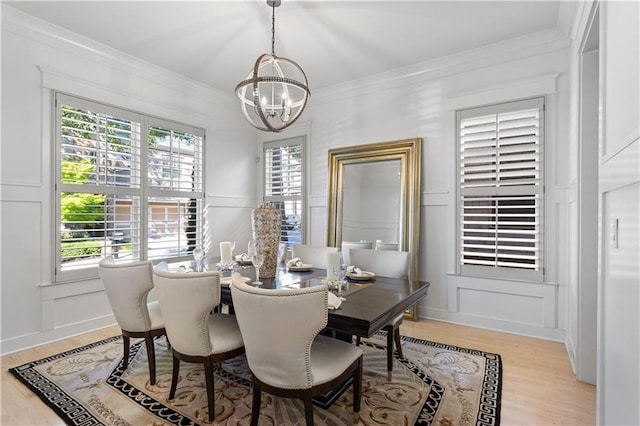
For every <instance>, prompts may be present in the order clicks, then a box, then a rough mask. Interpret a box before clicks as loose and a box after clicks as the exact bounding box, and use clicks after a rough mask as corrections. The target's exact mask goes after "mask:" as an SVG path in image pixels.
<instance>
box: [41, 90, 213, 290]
mask: <svg viewBox="0 0 640 426" xmlns="http://www.w3.org/2000/svg"><path fill="white" fill-rule="evenodd" d="M53 101H54V105H53V110H54V114H53V115H54V120H55V122H54V138H55V153H54V155H53V161H54V167H52V169H53V173H54V177H53V182H54V190H53V197H54V203H53V204H54V211H53V215H52V216H53V218H52V220H53V230H54V238H53V245H54V247H53V256H52V257H53V265H52V266H53V282H54V283H64V282H73V281H80V280H87V279H93V278H97V277H98V276H99V275H98V268H97V263H98V262H97V261H96V262H95V263H94V262H92V263H91V265H90V266H87V267H80V268H69V269H67V270H63V263H62V260H63V259H62V242H63V238H62V229H61V228H62V226H63V225H62V210H61V209H62V199H63V197H62V194H63V193H65V192H74V193H90V191H93V193H96V194H106V195H128V196H131V197H134V198H135V199H136V200H137V204H138V205H139V207H137V210H139V213H138V221H137V224H138V226H139V230H132V234H133V235H132V239H134V238H135V239H137V240H136V242H135V244H134V245H139V249H138V250H137V251H136V250H133V249H132V252H131V253H132V255H131V257H130V258H129V259H128V261H139V260H147V259H149V247H148V242H149V236H150V232H149V228H148V220H149V218H148V214H149V212H150V209H149V205H150V203H149V201H150V197H153V196H156V197H164V198H166V199H167V200H169V201H170V202H171V201H172V200H175V201H176V203H177V205H179V206H182V205H184V204H183V203H182V202H181V201H180V200H179V199H183V198H188V199H195V200H196V209H197V211H198V212H199V213H198V216H199V217H198V219H197V224H196V241H197V243H196V246H199V245H201V244H203V241H204V233H203V230H204V228H205V224H204V222H205V220H206V210H205V197H206V191H205V182H206V178H205V167H204V159H205V147H206V133H205V130H204V129H203V128H198V127H196V126H192V125H187V124H183V123H179V122H176V121H173V120H169V119H163V118H159V117H155V116H152V115H148V114H144V113H141V112H136V111H132V110H129V109H127V108H122V107H117V106H113V105H108V104H105V103H103V102H99V101H94V100H91V99H86V98H82V97H79V96H76V95H70V94H66V93H63V92H58V91H54V92H53ZM62 105H66V106H70V107H73V108H79V109H81V110H85V111H90V112H93V113H97V114H104V115H108V116H111V117H115V118H119V119H126V120H129V121H131V122H135V124H136V126H137V127H138V129H137V130H138V132H139V136H138V139H137V140H135V141H134V140H133V139H132V150H136V151H137V152H136V153H135V154H134V155H135V156H137V161H139V163H140V164H139V166H138V167H137V168H136V169H135V173H137V174H138V176H137V178H136V180H137V184H135V185H133V186H131V185H129V186H117V185H113V186H109V185H101V184H99V183H98V184H90V185H85V184H80V185H78V186H74V185H71V184H65V183H63V182H62V175H61V173H62V163H63V158H62V157H63V156H62V117H63V112H62ZM152 127H156V128H161V129H164V130H168V131H170V132H177V133H185V134H189V135H193V136H195V137H196V139H197V140H198V142H199V144H200V147H198V148H197V153H196V154H194V159H195V161H196V165H195V166H194V169H195V168H198V169H199V173H200V176H201V181H200V183H199V189H200V190H199V191H174V190H164V189H155V190H154V189H150V188H149V175H148V161H149V160H150V157H149V131H150V129H151V128H152ZM134 142H135V145H136V146H134V145H133V143H134ZM133 170H134V169H132V171H133ZM132 223H134V222H132ZM180 223H181V222H180V220H178V224H180ZM105 226H107V225H105ZM103 229H105V228H103ZM107 229H108V228H107ZM103 232H104V231H103ZM106 238H107V237H105V239H106ZM180 241H181V240H180ZM105 247H106V246H105V244H104V243H102V245H101V248H102V255H101V257H102V256H104V254H105V250H106V248H105ZM187 250H188V246H187ZM189 256H190V255H189V254H188V253H186V254H180V255H178V256H169V257H163V258H159V257H153V260H154V261H155V260H158V261H161V260H172V261H179V260H186V259H188V258H189ZM123 261H124V260H123Z"/></svg>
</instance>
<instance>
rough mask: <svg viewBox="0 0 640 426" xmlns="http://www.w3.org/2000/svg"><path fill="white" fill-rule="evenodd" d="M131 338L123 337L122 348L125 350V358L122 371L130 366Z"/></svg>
mask: <svg viewBox="0 0 640 426" xmlns="http://www.w3.org/2000/svg"><path fill="white" fill-rule="evenodd" d="M129 340H130V339H129V336H125V335H124V334H123V335H122V347H123V348H124V358H123V360H122V361H123V362H122V371H124V370H126V369H127V366H128V365H129Z"/></svg>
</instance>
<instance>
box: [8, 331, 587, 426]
mask: <svg viewBox="0 0 640 426" xmlns="http://www.w3.org/2000/svg"><path fill="white" fill-rule="evenodd" d="M400 332H401V333H402V334H403V335H405V336H411V337H416V338H420V339H427V340H432V341H436V342H441V343H448V344H451V345H456V346H461V347H466V348H473V349H479V350H483V351H486V352H494V353H498V354H500V355H501V356H502V363H503V370H504V380H503V390H502V412H501V414H502V424H503V425H592V424H595V400H596V388H595V386H593V385H588V384H585V383H581V382H579V381H577V380H576V379H575V377H574V375H573V373H572V372H571V366H570V364H569V358H568V356H567V353H566V350H565V347H564V345H563V344H562V343H557V342H550V341H547V340H540V339H533V338H529V337H523V336H517V335H512V334H506V333H499V332H495V331H489V330H482V329H478V328H472V327H465V326H461V325H455V324H449V323H445V322H439V321H429V320H421V321H419V322H411V321H405V322H404V323H403V325H402V327H401V328H400ZM118 334H120V329H119V328H118V327H116V326H114V327H108V328H105V329H102V330H99V331H96V332H92V333H88V334H84V335H81V336H76V337H72V338H69V339H66V340H62V341H60V342H56V343H52V344H49V345H45V346H40V347H37V348H34V349H29V350H26V351H22V352H16V353H14V354H10V355H5V356H3V357H2V359H1V367H2V382H1V384H2V387H1V390H0V399H1V405H0V411H1V415H0V424H2V425H62V424H64V423H63V422H62V421H61V420H60V418H59V417H58V416H56V415H55V414H54V412H53V411H52V410H51V409H49V408H48V407H47V406H46V405H45V404H44V403H42V402H41V401H40V400H39V399H38V397H36V396H35V395H33V394H32V393H31V391H29V390H28V389H27V388H26V387H25V386H23V385H22V384H21V383H20V382H18V381H17V380H16V379H15V378H14V377H13V376H12V375H11V374H10V373H9V372H8V371H7V370H8V369H9V368H11V367H15V366H17V365H21V364H24V363H26V362H29V361H33V360H37V359H40V358H44V357H46V356H50V355H54V354H57V353H59V352H63V351H66V350H70V349H73V348H76V347H79V346H82V345H85V344H88V343H91V342H94V341H97V340H100V339H104V338H107V337H110V336H115V335H118Z"/></svg>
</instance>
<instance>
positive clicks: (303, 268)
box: [289, 263, 313, 272]
mask: <svg viewBox="0 0 640 426" xmlns="http://www.w3.org/2000/svg"><path fill="white" fill-rule="evenodd" d="M312 269H313V265H311V264H309V263H303V264H301V265H296V266H289V270H290V271H292V272H307V271H311V270H312Z"/></svg>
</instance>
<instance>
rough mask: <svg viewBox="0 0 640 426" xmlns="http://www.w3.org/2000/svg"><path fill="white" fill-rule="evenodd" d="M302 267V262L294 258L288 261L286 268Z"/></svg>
mask: <svg viewBox="0 0 640 426" xmlns="http://www.w3.org/2000/svg"><path fill="white" fill-rule="evenodd" d="M300 265H302V260H300V258H299V257H294V258H293V259H291V260H290V261H288V262H287V267H289V268H291V267H293V268H295V267H296V266H300Z"/></svg>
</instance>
